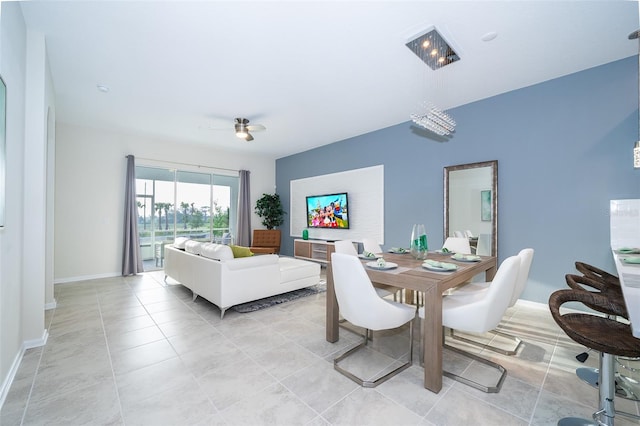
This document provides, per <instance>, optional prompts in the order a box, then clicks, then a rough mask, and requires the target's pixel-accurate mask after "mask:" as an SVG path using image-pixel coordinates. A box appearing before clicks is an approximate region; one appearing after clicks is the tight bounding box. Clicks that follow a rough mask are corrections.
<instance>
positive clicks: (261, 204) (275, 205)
mask: <svg viewBox="0 0 640 426" xmlns="http://www.w3.org/2000/svg"><path fill="white" fill-rule="evenodd" d="M255 212H256V214H257V215H258V216H260V217H261V218H262V224H263V225H264V226H266V227H267V229H274V228H277V227H278V226H280V225H282V223H283V222H284V215H285V214H286V212H285V211H284V210H283V209H282V203H281V202H280V196H279V195H278V194H262V197H260V198H259V199H258V201H256V209H255Z"/></svg>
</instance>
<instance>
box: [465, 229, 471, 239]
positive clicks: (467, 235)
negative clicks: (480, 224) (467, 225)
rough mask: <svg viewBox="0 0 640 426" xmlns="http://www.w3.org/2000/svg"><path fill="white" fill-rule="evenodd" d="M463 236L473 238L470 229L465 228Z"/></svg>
mask: <svg viewBox="0 0 640 426" xmlns="http://www.w3.org/2000/svg"><path fill="white" fill-rule="evenodd" d="M464 236H465V237H466V238H473V232H471V230H469V229H467V230H466V231H464Z"/></svg>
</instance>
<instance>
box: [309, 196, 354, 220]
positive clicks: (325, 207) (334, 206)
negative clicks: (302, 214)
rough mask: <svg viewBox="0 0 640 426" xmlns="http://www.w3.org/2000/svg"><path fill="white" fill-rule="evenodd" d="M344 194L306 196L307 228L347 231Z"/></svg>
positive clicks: (346, 201) (346, 209) (346, 211)
mask: <svg viewBox="0 0 640 426" xmlns="http://www.w3.org/2000/svg"><path fill="white" fill-rule="evenodd" d="M347 205H348V200H347V193H346V192H337V193H335V194H325V195H310V196H307V227H308V228H337V229H349V218H348V207H347Z"/></svg>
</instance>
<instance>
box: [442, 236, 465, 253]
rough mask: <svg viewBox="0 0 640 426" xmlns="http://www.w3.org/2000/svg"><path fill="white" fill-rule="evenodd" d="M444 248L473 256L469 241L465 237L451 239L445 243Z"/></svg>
mask: <svg viewBox="0 0 640 426" xmlns="http://www.w3.org/2000/svg"><path fill="white" fill-rule="evenodd" d="M442 248H446V249H447V250H449V251H452V252H454V253H460V254H471V246H470V245H469V239H468V238H464V237H462V238H461V237H449V238H447V239H446V240H445V241H444V244H443V245H442Z"/></svg>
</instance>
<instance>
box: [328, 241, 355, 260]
mask: <svg viewBox="0 0 640 426" xmlns="http://www.w3.org/2000/svg"><path fill="white" fill-rule="evenodd" d="M333 246H334V248H335V252H336V253H343V254H350V255H352V256H358V250H356V248H355V247H354V245H353V242H351V241H350V240H339V241H335V242H334V243H333Z"/></svg>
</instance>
